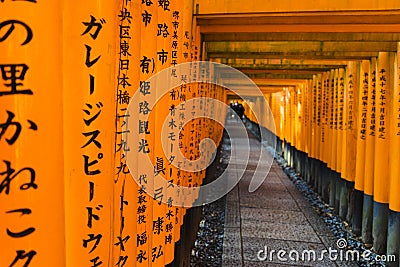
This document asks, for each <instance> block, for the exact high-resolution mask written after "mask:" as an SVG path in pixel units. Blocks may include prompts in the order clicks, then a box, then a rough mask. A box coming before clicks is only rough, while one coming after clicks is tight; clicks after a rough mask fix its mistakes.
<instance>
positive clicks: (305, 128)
mask: <svg viewBox="0 0 400 267" xmlns="http://www.w3.org/2000/svg"><path fill="white" fill-rule="evenodd" d="M308 85H309V82H308V81H306V82H304V89H303V91H302V95H303V118H304V122H303V131H302V135H303V140H304V150H303V152H304V153H307V154H308V153H309V137H308V135H309V129H310V102H309V99H310V97H309V94H310V92H309V87H308ZM273 99H274V98H273ZM276 128H278V127H276Z"/></svg>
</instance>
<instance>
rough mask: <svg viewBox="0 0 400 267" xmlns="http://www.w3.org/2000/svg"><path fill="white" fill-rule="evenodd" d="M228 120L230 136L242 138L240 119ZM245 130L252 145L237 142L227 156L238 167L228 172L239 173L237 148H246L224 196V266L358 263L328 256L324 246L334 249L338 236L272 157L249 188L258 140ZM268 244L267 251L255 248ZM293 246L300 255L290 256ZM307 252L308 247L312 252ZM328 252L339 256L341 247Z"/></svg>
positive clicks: (255, 164) (257, 152)
mask: <svg viewBox="0 0 400 267" xmlns="http://www.w3.org/2000/svg"><path fill="white" fill-rule="evenodd" d="M226 126H227V128H228V130H229V132H230V133H231V142H234V141H238V140H237V139H238V138H241V137H239V136H238V132H239V131H238V128H239V127H238V126H239V124H238V123H237V122H236V121H233V120H228V123H227V125H226ZM248 134H249V140H250V141H249V142H250V146H245V145H239V146H238V149H237V150H236V155H232V158H231V160H233V163H234V164H235V165H234V166H236V167H235V168H232V169H230V170H229V175H230V177H232V179H237V178H236V177H237V176H238V173H237V172H238V171H237V169H239V168H240V167H241V166H243V164H245V163H244V159H243V158H241V157H240V154H241V150H243V151H245V150H246V149H250V158H249V164H247V168H246V171H245V173H244V176H243V178H242V179H241V180H240V182H239V184H238V185H237V186H236V187H235V188H234V189H233V190H232V191H230V192H229V194H228V195H227V198H226V211H225V229H224V244H223V258H222V266H229V267H232V266H234V267H238V266H246V267H247V266H249V267H250V266H252V267H258V266H357V264H356V263H355V262H354V261H340V260H336V261H331V260H330V259H329V254H328V253H329V250H328V249H329V248H331V249H332V250H338V248H337V246H336V241H337V240H336V238H335V237H334V235H333V234H332V233H331V231H330V230H329V229H328V228H327V227H326V225H325V223H324V222H323V221H322V219H321V218H320V217H319V216H318V215H317V214H316V212H315V211H314V210H313V209H312V208H311V206H310V204H309V203H308V201H307V200H306V199H304V197H303V195H302V194H301V193H300V192H299V191H298V190H297V189H296V187H295V186H294V184H293V183H292V182H291V180H290V179H289V178H288V177H287V176H286V174H285V173H284V172H283V171H282V169H281V168H280V167H279V166H278V165H277V163H276V162H275V161H274V162H273V164H272V167H271V170H270V172H269V173H268V176H267V178H266V179H265V181H264V183H263V184H262V185H261V187H260V188H259V189H258V190H257V191H255V192H253V193H249V191H248V187H249V184H250V181H251V179H252V175H253V173H254V171H255V168H256V166H257V163H258V162H259V161H260V160H259V155H260V149H261V144H260V142H259V141H258V140H257V139H255V137H254V136H253V135H251V134H250V133H248ZM239 143H240V142H239ZM262 149H264V148H262ZM268 157H269V160H270V161H271V160H272V158H271V157H272V156H271V155H270V154H268ZM266 161H268V160H266ZM261 164H265V162H261ZM236 168H237V169H236ZM266 248H267V251H268V253H267V254H265V253H264V252H261V253H259V252H260V250H263V251H266ZM272 250H275V252H272ZM279 250H284V251H285V253H286V254H283V253H284V252H280V253H281V254H280V256H281V258H282V260H279V258H278V253H277V251H279ZM291 250H294V251H292V252H291ZM310 250H312V251H315V252H316V258H317V259H316V260H311V261H309V260H308V259H309V258H311V259H312V252H309V251H310ZM324 250H326V251H327V252H325V254H324V257H323V258H324V259H323V260H319V259H318V258H321V253H323V251H324ZM295 251H297V252H298V253H299V259H300V260H299V261H293V260H290V258H296V257H297V254H296V252H295ZM289 253H290V256H291V257H289ZM303 253H304V257H303ZM308 253H311V254H310V255H311V256H310V257H308ZM343 253H345V252H344V251H343ZM270 254H272V257H271V258H270ZM331 255H332V257H334V256H335V255H336V256H337V257H338V259H340V254H339V251H337V252H336V254H335V252H332V254H331ZM259 256H260V257H261V260H260V259H259ZM263 257H266V259H265V260H263V259H262V258H263ZM302 258H303V259H304V260H302ZM333 259H334V258H333ZM343 259H345V256H343ZM285 260H286V261H285Z"/></svg>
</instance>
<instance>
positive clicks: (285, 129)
mask: <svg viewBox="0 0 400 267" xmlns="http://www.w3.org/2000/svg"><path fill="white" fill-rule="evenodd" d="M282 94H283V130H282V132H283V140H284V144H283V149H284V152H285V153H284V154H283V155H284V157H285V159H287V158H286V156H287V150H286V149H287V145H286V143H287V142H288V135H289V132H288V120H289V118H288V115H289V110H288V101H289V96H288V89H287V87H285V88H284V89H283V92H282Z"/></svg>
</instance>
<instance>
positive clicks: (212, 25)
mask: <svg viewBox="0 0 400 267" xmlns="http://www.w3.org/2000/svg"><path fill="white" fill-rule="evenodd" d="M378 2H379V4H378ZM0 9H1V11H0V51H1V53H0V72H1V76H0V78H1V79H0V80H1V81H0V155H1V163H0V203H1V204H0V214H1V220H0V242H1V243H0V247H1V249H0V251H1V252H0V255H1V256H0V266H167V265H179V262H178V261H179V260H178V258H179V257H182V256H181V254H180V250H179V249H180V247H182V246H183V245H182V244H183V243H184V242H183V240H184V239H185V235H186V233H187V232H184V231H183V230H182V229H185V227H186V229H189V230H190V229H192V228H193V229H194V228H195V225H191V220H190V219H187V214H188V213H189V209H188V207H185V206H183V205H181V206H179V205H172V204H171V203H172V201H175V202H176V201H177V199H171V198H172V197H171V196H169V195H168V190H170V189H169V188H170V187H173V186H174V185H181V186H186V187H196V186H198V185H200V184H201V183H202V181H203V179H204V178H205V174H206V171H205V170H201V171H200V170H197V171H194V172H191V171H186V170H184V169H183V168H182V166H180V165H179V163H178V164H172V163H173V161H174V159H175V156H176V155H177V154H178V153H177V152H179V151H181V153H182V154H183V155H184V156H185V157H186V158H188V159H190V160H191V161H193V160H196V159H199V158H200V149H199V143H200V141H201V140H202V139H204V138H211V139H213V140H214V141H215V143H216V145H218V144H219V142H220V140H221V138H222V133H223V128H224V127H223V125H222V124H221V123H217V122H216V121H215V120H211V119H202V118H194V119H189V120H188V122H187V121H185V117H189V118H190V116H191V114H194V112H204V113H212V114H218V116H219V118H222V121H223V118H224V117H225V114H226V109H222V108H219V107H218V106H214V105H210V104H208V102H207V101H206V100H204V102H201V101H200V102H198V103H197V104H196V105H190V106H185V105H184V104H185V101H188V100H190V99H194V98H204V99H205V98H214V99H218V100H221V101H223V102H225V103H227V104H228V103H230V102H231V101H240V102H243V103H244V105H245V108H246V116H247V117H248V119H249V120H251V121H253V122H254V123H257V124H259V125H260V129H261V131H265V132H267V133H269V134H270V135H274V136H275V135H276V140H277V144H278V145H277V152H278V153H280V154H283V155H284V157H285V159H286V160H287V161H288V163H289V164H290V165H291V166H293V167H294V168H296V170H298V172H300V173H301V175H302V176H303V178H304V179H305V180H306V181H308V182H309V184H310V185H312V186H313V188H314V189H315V190H316V191H317V192H318V193H319V194H320V195H321V197H322V198H323V199H324V200H325V201H326V202H327V203H329V204H330V205H331V206H332V207H334V208H335V212H336V213H337V214H339V215H340V216H341V217H342V218H343V219H345V220H347V222H348V223H349V224H350V225H351V227H352V230H353V232H354V233H355V234H356V235H359V236H361V237H362V240H363V241H364V242H365V243H367V244H373V249H374V250H375V251H376V252H378V253H389V254H396V255H398V254H399V242H400V213H399V212H400V171H399V169H400V164H399V159H400V155H399V153H400V149H399V148H400V92H399V82H400V71H399V56H400V54H399V53H398V51H399V47H400V46H399V44H400V43H399V42H400V4H399V3H398V1H395V0H387V1H375V0H363V1H289V0H281V1H264V0H250V1H234V0H224V1H222V0H221V1H219V0H217V1H211V0H195V1H191V0H185V1H178V0H157V1H156V0H120V1H115V2H114V1H108V2H107V1H102V0H87V1H83V2H82V1H73V0H69V1H41V0H25V1H24V0H20V1H13V0H4V1H0ZM200 60H203V61H212V62H217V63H223V64H227V65H229V66H232V67H234V68H236V69H238V70H240V71H241V72H243V73H245V74H246V75H248V77H250V78H251V79H252V80H253V81H254V83H256V84H257V85H258V87H259V88H260V90H261V91H262V93H263V95H264V99H265V100H266V102H265V104H262V103H263V101H261V99H260V97H257V96H255V95H252V94H251V92H250V91H247V88H246V86H245V85H243V84H241V82H240V81H236V80H235V79H233V78H232V77H230V75H231V73H229V72H226V73H222V74H221V75H219V77H218V79H219V80H220V81H222V82H223V84H224V86H219V85H215V84H209V83H200V84H199V83H182V84H181V85H180V86H177V87H176V88H173V89H172V90H171V91H170V92H169V93H168V94H166V95H165V96H164V97H162V98H161V99H160V100H159V102H158V104H157V105H156V106H151V105H149V104H148V103H151V101H152V100H154V98H155V97H156V96H157V93H158V91H157V90H156V88H155V87H156V86H154V85H153V84H151V83H150V82H148V79H149V78H150V77H151V76H153V75H154V74H156V73H157V72H160V71H161V70H163V69H166V68H170V67H172V68H173V67H175V66H177V65H178V64H180V63H185V62H192V63H193V64H192V65H191V66H192V67H191V68H192V72H196V62H197V61H200ZM172 73H173V72H172ZM200 75H202V74H201V73H199V76H200ZM175 78H176V77H175ZM178 78H179V79H182V80H183V81H184V77H178ZM171 79H172V78H171ZM225 88H230V89H235V90H236V93H235V94H234V93H232V92H233V91H235V90H227V89H225ZM137 91H138V98H139V102H138V103H139V105H137V106H135V107H134V110H131V111H132V112H131V113H129V112H127V110H128V104H129V101H130V100H131V98H133V95H134V94H135V92H137ZM239 97H240V98H239ZM160 103H161V104H160ZM263 105H264V106H263ZM266 105H269V107H270V109H271V110H272V114H273V118H274V121H275V125H276V129H272V128H270V127H268V125H266V124H265V121H266V120H267V118H266V117H267V115H265V116H264V117H263V116H261V118H258V120H257V119H256V118H255V116H254V113H255V112H256V111H258V112H260V111H261V114H264V113H263V112H262V111H263V110H265V109H266V107H265V106H266ZM250 108H252V109H253V111H252V110H251V109H250ZM185 110H187V111H185ZM150 111H151V115H150V117H147V116H146V115H148V113H150ZM265 114H267V113H265ZM168 116H169V117H168ZM126 117H136V118H137V119H138V124H137V125H127V123H126V121H127V119H126ZM165 117H168V122H169V123H168V122H167V123H168V124H169V127H170V128H178V129H179V130H180V131H179V134H178V135H174V134H171V133H168V132H167V133H166V135H167V136H168V140H167V142H171V144H173V141H175V143H176V144H177V145H176V146H172V145H171V149H169V146H167V147H168V149H166V150H163V148H162V147H161V146H160V141H159V139H161V137H160V134H161V129H162V123H163V122H164V121H165V120H166V119H165ZM186 122H187V123H186ZM183 126H184V127H183ZM127 133H131V134H133V135H136V134H141V135H140V136H141V137H143V138H137V140H136V141H135V142H133V143H132V142H131V143H127V141H126V139H125V136H126V134H127ZM175 143H174V144H175ZM128 151H132V152H133V153H134V155H138V157H139V155H145V156H147V157H148V158H150V159H151V161H152V163H153V164H154V166H153V167H154V168H146V167H145V165H143V166H142V164H141V162H136V163H137V164H136V165H137V166H136V168H135V171H134V173H130V172H129V170H128V166H127V165H128V164H127V158H126V156H125V155H126V153H127V152H128ZM185 164H186V163H185ZM188 164H190V162H189V163H188ZM135 175H136V176H137V180H138V181H139V182H138V183H136V182H135V181H134V178H133V177H132V176H135ZM157 175H164V176H165V177H166V179H167V180H168V186H167V187H160V188H154V195H150V196H149V195H148V194H147V193H146V192H145V189H146V188H151V187H155V186H154V184H153V179H154V177H156V176H157ZM168 196H169V199H166V198H167V197H168ZM175 197H176V198H179V201H180V200H181V199H191V198H192V199H195V198H196V190H193V191H190V192H189V193H186V194H181V195H179V194H178V196H175ZM189 232H190V231H189ZM179 244H180V245H179Z"/></svg>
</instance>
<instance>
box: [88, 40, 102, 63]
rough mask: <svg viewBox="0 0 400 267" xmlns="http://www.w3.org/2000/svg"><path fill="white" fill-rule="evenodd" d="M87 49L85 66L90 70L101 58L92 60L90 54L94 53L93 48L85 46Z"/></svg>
mask: <svg viewBox="0 0 400 267" xmlns="http://www.w3.org/2000/svg"><path fill="white" fill-rule="evenodd" d="M85 47H86V61H85V64H86V66H87V67H88V68H90V67H91V66H93V65H94V64H96V62H97V61H99V59H100V57H101V55H100V56H98V57H96V58H95V59H93V60H90V52H91V51H92V47H90V46H89V45H87V44H85Z"/></svg>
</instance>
